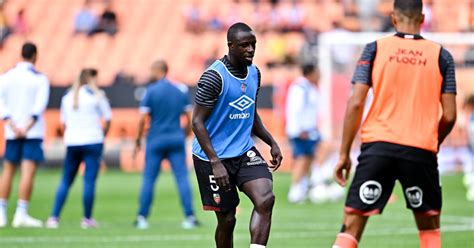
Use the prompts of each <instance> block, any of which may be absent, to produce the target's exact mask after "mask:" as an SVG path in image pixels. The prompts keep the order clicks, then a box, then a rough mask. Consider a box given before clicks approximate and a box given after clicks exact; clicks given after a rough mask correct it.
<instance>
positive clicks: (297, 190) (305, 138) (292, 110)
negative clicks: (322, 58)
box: [286, 64, 321, 203]
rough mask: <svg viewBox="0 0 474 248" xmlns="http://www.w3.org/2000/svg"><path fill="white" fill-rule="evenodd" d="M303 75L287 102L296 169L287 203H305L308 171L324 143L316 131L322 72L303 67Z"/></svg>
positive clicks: (294, 169)
mask: <svg viewBox="0 0 474 248" xmlns="http://www.w3.org/2000/svg"><path fill="white" fill-rule="evenodd" d="M301 71H302V74H303V76H302V77H299V78H297V79H296V80H295V81H294V82H293V83H292V84H291V85H290V88H289V91H288V97H287V101H286V134H287V135H288V138H289V140H290V144H291V148H292V150H293V158H294V162H293V168H292V180H291V186H290V191H289V193H288V201H289V202H292V203H300V202H303V201H304V200H306V197H307V192H308V189H309V178H308V177H309V171H310V168H311V164H312V162H313V159H314V155H315V153H316V147H317V145H318V143H319V142H320V141H321V136H320V134H319V131H318V129H317V126H318V117H319V111H320V108H321V95H320V93H319V90H318V81H319V72H318V70H317V69H316V68H315V66H314V65H313V64H309V65H303V66H302V67H301Z"/></svg>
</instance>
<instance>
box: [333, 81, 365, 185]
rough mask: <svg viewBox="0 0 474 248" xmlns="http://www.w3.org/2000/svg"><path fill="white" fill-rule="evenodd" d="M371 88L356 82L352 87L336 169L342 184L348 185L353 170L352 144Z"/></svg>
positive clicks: (336, 176)
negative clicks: (351, 158)
mask: <svg viewBox="0 0 474 248" xmlns="http://www.w3.org/2000/svg"><path fill="white" fill-rule="evenodd" d="M369 89H370V86H369V85H367V84H363V83H357V82H356V83H355V84H354V86H353V88H352V95H351V97H350V98H349V102H348V103H347V109H346V115H345V117H344V127H343V133H342V143H341V148H340V152H339V161H338V162H337V165H336V168H335V170H334V177H335V179H336V182H337V183H338V184H340V185H341V186H345V185H346V182H347V179H348V177H349V174H350V171H351V160H350V151H351V146H352V142H353V141H354V137H355V136H356V134H357V131H358V130H359V127H360V122H361V120H362V115H363V113H364V104H365V99H366V97H367V92H368V91H369Z"/></svg>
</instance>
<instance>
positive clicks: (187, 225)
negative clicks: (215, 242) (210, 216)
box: [181, 215, 201, 230]
mask: <svg viewBox="0 0 474 248" xmlns="http://www.w3.org/2000/svg"><path fill="white" fill-rule="evenodd" d="M200 225H201V224H200V223H199V221H198V220H197V219H196V217H194V216H192V215H191V216H188V217H186V219H185V220H184V221H183V222H182V223H181V227H182V228H183V229H187V230H189V229H194V228H197V227H199V226H200Z"/></svg>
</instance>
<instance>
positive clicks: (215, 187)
mask: <svg viewBox="0 0 474 248" xmlns="http://www.w3.org/2000/svg"><path fill="white" fill-rule="evenodd" d="M209 183H210V184H211V189H212V191H218V190H219V186H218V185H217V182H216V179H215V178H214V175H209Z"/></svg>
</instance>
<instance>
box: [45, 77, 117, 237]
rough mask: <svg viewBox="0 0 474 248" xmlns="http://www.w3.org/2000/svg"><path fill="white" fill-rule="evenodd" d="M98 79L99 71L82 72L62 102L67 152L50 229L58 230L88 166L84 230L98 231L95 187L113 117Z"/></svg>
mask: <svg viewBox="0 0 474 248" xmlns="http://www.w3.org/2000/svg"><path fill="white" fill-rule="evenodd" d="M96 79H97V70H95V69H83V70H82V71H81V73H80V75H79V78H78V80H76V81H75V82H74V84H73V86H72V87H71V89H70V90H69V91H68V92H67V93H66V95H64V96H63V98H62V100H61V122H62V123H63V125H64V130H65V132H64V144H65V145H66V148H67V150H66V158H65V159H64V170H63V177H62V179H61V182H60V183H59V186H58V189H57V192H56V198H55V201H54V206H53V209H52V212H51V216H50V217H49V218H48V221H47V222H46V227H47V228H58V227H59V216H60V214H61V210H62V208H63V205H64V203H65V201H66V198H67V195H68V193H69V189H70V186H71V185H72V183H73V182H74V178H75V177H76V175H77V171H78V170H79V165H80V164H81V163H82V162H84V163H85V172H84V192H83V199H82V200H83V207H84V218H83V219H82V222H81V227H82V228H84V229H87V228H95V227H97V222H96V221H95V219H93V218H92V208H93V205H94V196H95V183H96V179H97V175H98V173H99V169H100V162H101V158H102V150H103V143H104V137H105V136H106V135H107V132H108V130H109V127H110V119H111V116H112V113H111V109H110V105H109V102H108V100H107V98H106V96H105V94H104V92H103V91H102V90H100V89H99V88H98V87H97V86H96ZM102 121H103V124H102Z"/></svg>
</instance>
